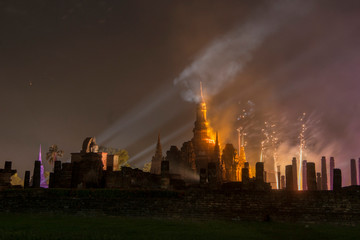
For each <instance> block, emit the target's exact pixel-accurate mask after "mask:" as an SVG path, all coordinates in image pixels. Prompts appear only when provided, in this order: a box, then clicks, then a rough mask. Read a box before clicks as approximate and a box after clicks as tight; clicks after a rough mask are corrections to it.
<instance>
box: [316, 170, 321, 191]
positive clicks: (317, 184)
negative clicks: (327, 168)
mask: <svg viewBox="0 0 360 240" xmlns="http://www.w3.org/2000/svg"><path fill="white" fill-rule="evenodd" d="M316 188H317V190H321V173H319V172H318V173H316Z"/></svg>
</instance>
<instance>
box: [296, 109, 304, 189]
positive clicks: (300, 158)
mask: <svg viewBox="0 0 360 240" xmlns="http://www.w3.org/2000/svg"><path fill="white" fill-rule="evenodd" d="M305 118H306V113H303V114H302V115H301V116H300V118H299V121H300V124H301V130H300V134H299V141H300V145H299V161H298V163H297V165H298V166H299V169H298V190H302V180H303V179H302V161H303V159H304V156H305V149H306V140H305V131H306V120H305Z"/></svg>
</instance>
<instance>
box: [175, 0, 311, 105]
mask: <svg viewBox="0 0 360 240" xmlns="http://www.w3.org/2000/svg"><path fill="white" fill-rule="evenodd" d="M308 10H309V4H308V3H304V2H300V1H272V2H271V5H269V6H267V7H265V8H262V9H259V10H258V11H257V12H256V13H255V14H254V15H252V17H250V19H249V20H248V21H247V22H246V23H243V24H240V25H239V26H238V27H237V28H235V29H234V30H233V31H232V32H230V33H228V34H226V35H225V36H223V37H221V38H219V39H216V40H215V41H213V42H212V43H211V44H210V45H209V46H208V47H206V48H205V49H204V50H203V51H202V52H201V53H200V54H199V55H198V56H197V57H196V58H195V60H194V61H193V62H192V63H191V64H190V66H188V67H186V68H185V69H184V70H183V71H182V72H181V73H180V75H179V76H178V77H177V78H176V79H175V80H174V84H175V85H177V86H179V87H180V88H181V89H182V91H181V95H182V97H183V98H184V99H185V100H186V101H190V102H198V101H199V82H200V81H202V82H204V85H205V86H206V94H207V95H208V97H210V96H213V95H215V94H217V93H219V92H220V91H221V90H222V89H223V88H224V87H225V86H226V85H227V84H228V83H230V82H232V81H233V80H234V79H235V77H236V75H237V74H239V73H240V72H241V71H242V70H243V68H244V66H245V65H246V64H247V63H248V62H249V61H250V60H251V59H252V54H253V52H254V51H255V50H256V49H257V48H258V47H259V46H261V44H262V43H263V42H264V41H265V39H266V38H267V37H268V36H269V35H270V34H271V33H273V32H275V31H277V29H279V28H280V27H281V26H283V25H284V24H286V23H287V22H288V21H289V19H292V18H294V17H299V16H302V15H303V14H304V13H306V12H307V11H308Z"/></svg>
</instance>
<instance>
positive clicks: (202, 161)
mask: <svg viewBox="0 0 360 240" xmlns="http://www.w3.org/2000/svg"><path fill="white" fill-rule="evenodd" d="M200 92H201V99H200V101H199V103H198V104H197V106H196V121H195V127H194V129H193V132H194V136H193V138H192V139H191V141H192V143H193V146H194V150H195V163H196V170H197V172H200V169H201V168H205V169H206V168H207V166H208V163H209V162H211V161H212V159H213V156H214V146H215V141H214V140H213V139H211V138H210V137H209V123H208V121H207V120H206V110H207V109H206V103H205V101H204V97H203V94H202V85H201V82H200Z"/></svg>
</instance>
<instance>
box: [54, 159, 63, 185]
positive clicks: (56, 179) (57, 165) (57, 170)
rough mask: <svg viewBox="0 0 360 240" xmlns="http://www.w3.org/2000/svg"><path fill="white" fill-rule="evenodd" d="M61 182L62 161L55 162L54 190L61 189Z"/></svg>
mask: <svg viewBox="0 0 360 240" xmlns="http://www.w3.org/2000/svg"><path fill="white" fill-rule="evenodd" d="M60 181H61V161H55V163H54V174H53V181H52V187H53V188H57V187H60Z"/></svg>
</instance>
